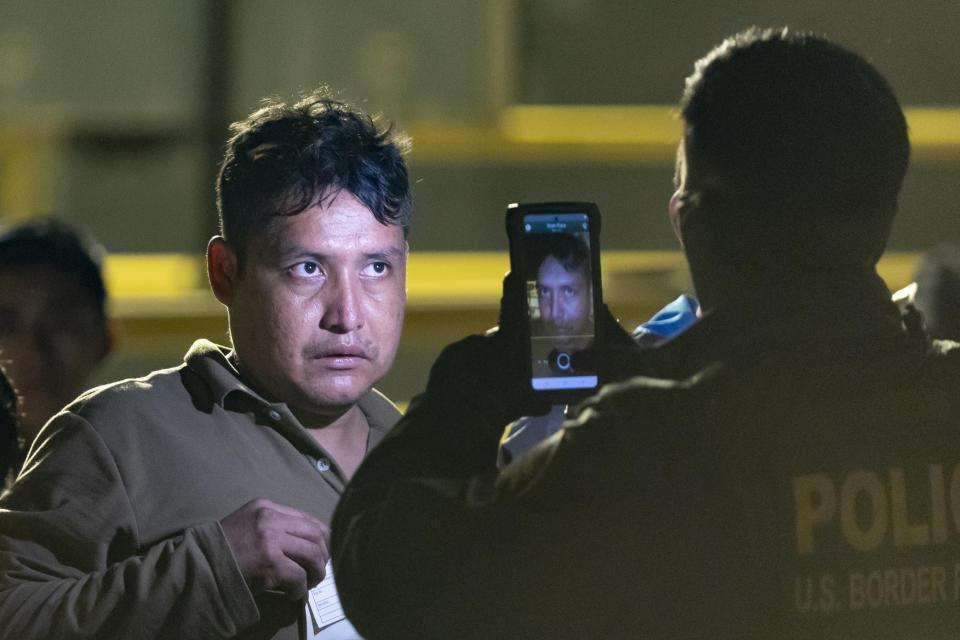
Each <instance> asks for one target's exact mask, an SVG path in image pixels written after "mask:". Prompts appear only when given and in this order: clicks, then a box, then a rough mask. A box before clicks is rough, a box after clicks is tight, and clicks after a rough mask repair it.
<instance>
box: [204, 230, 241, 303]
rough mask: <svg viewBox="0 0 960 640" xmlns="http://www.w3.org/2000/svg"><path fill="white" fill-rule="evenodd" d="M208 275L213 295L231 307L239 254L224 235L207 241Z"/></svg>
mask: <svg viewBox="0 0 960 640" xmlns="http://www.w3.org/2000/svg"><path fill="white" fill-rule="evenodd" d="M207 277H208V278H209V279H210V288H211V289H213V295H214V296H216V298H217V300H219V301H220V302H221V303H222V304H224V305H226V306H228V307H229V306H230V303H231V302H232V301H233V294H234V291H235V290H236V286H237V277H238V271H237V254H236V252H235V251H234V250H233V247H231V246H230V245H229V244H227V241H226V240H224V239H223V237H222V236H214V237H212V238H210V242H209V243H207Z"/></svg>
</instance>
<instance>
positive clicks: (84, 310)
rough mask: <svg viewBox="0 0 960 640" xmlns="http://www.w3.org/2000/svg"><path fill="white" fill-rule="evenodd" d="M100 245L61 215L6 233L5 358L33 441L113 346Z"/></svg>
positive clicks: (1, 244)
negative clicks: (86, 237)
mask: <svg viewBox="0 0 960 640" xmlns="http://www.w3.org/2000/svg"><path fill="white" fill-rule="evenodd" d="M106 297H107V293H106V289H105V288H104V284H103V277H102V275H101V270H100V249H99V248H98V247H96V246H95V245H93V244H92V243H91V242H89V241H88V240H86V239H85V238H84V237H82V236H81V235H80V233H79V232H78V231H76V230H75V229H73V228H71V227H70V226H68V225H67V224H65V223H63V222H59V221H56V220H41V221H36V222H29V223H25V224H22V225H19V226H15V227H11V228H9V229H7V230H5V231H4V232H3V233H2V235H0V361H2V362H3V366H4V367H5V369H6V371H7V375H8V376H9V378H10V380H11V381H12V382H13V385H14V386H15V387H16V389H17V391H18V392H19V394H20V397H21V401H22V403H23V406H22V409H21V420H20V430H21V433H22V436H23V440H24V442H25V443H26V444H27V445H29V444H30V443H31V442H32V441H33V439H34V438H35V437H36V435H37V433H38V432H39V431H40V428H41V427H42V426H43V425H44V424H45V423H46V421H47V420H49V419H50V417H51V416H53V415H54V414H55V413H56V412H57V411H59V410H60V409H62V408H63V407H64V406H66V404H67V403H68V402H70V401H71V400H73V399H74V398H75V397H76V396H77V395H78V394H79V393H80V392H81V391H83V390H84V389H86V388H87V386H88V384H89V382H90V378H91V375H92V374H93V373H94V372H95V371H96V370H97V367H98V366H100V364H101V363H103V361H104V359H105V358H106V357H107V355H108V354H109V353H110V352H111V350H112V349H113V344H114V340H113V332H112V329H111V326H110V322H109V320H108V319H107V313H106V306H105V305H106Z"/></svg>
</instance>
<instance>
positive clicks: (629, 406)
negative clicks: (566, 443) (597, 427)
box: [573, 363, 730, 424]
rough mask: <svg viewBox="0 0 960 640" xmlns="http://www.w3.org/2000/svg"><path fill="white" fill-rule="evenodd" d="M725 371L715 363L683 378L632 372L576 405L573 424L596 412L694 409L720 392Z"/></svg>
mask: <svg viewBox="0 0 960 640" xmlns="http://www.w3.org/2000/svg"><path fill="white" fill-rule="evenodd" d="M729 373H730V372H729V368H728V367H726V366H725V365H721V364H719V363H715V364H711V365H708V366H706V367H704V368H703V369H701V370H700V371H698V372H697V373H695V374H694V375H692V376H690V377H688V378H685V379H683V380H673V379H666V378H653V377H647V376H635V377H633V378H629V379H627V380H624V381H622V382H615V383H610V384H607V385H604V386H603V387H602V388H601V389H600V391H599V392H598V393H597V394H596V395H594V396H593V397H591V398H589V399H588V400H586V401H585V402H584V403H582V404H581V405H580V411H579V413H578V418H577V419H576V420H574V421H573V424H578V423H584V422H588V421H590V420H595V419H596V417H597V416H598V415H602V416H604V417H609V418H614V419H617V418H626V419H633V420H635V419H637V418H638V417H640V416H644V415H646V416H650V415H651V412H654V411H656V412H657V414H659V415H663V413H661V412H667V411H669V412H672V413H673V415H681V414H685V413H687V412H688V411H691V410H693V411H698V410H701V409H703V403H710V402H713V401H714V400H715V399H716V397H717V396H718V394H720V393H721V388H722V387H723V386H724V385H725V384H726V379H727V378H728V377H729V375H728V374H729Z"/></svg>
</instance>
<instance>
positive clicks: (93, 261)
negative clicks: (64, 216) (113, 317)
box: [0, 219, 107, 315]
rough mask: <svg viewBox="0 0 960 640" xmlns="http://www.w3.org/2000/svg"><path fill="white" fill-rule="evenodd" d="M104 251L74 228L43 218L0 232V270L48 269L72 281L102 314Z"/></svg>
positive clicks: (104, 297) (103, 299)
mask: <svg viewBox="0 0 960 640" xmlns="http://www.w3.org/2000/svg"><path fill="white" fill-rule="evenodd" d="M102 253H103V250H102V249H101V248H100V247H99V246H98V245H96V244H94V243H93V242H92V241H91V240H89V239H87V238H85V237H84V236H83V235H81V234H80V232H79V231H77V230H76V229H74V228H72V227H70V226H68V225H67V224H65V223H63V222H61V221H59V220H55V219H44V220H37V221H32V222H27V223H24V224H21V225H18V226H15V227H11V228H10V229H8V230H6V231H5V232H3V233H2V234H0V270H4V269H15V268H40V267H43V268H47V269H54V270H56V271H59V272H61V273H63V274H64V275H65V276H66V277H68V278H70V280H71V281H72V282H75V283H76V285H77V287H78V289H79V290H80V291H82V292H83V294H84V296H85V297H86V298H87V299H88V300H89V301H90V303H91V305H92V306H93V307H94V308H95V309H96V310H97V311H98V312H99V313H100V314H101V315H105V308H104V307H105V303H106V298H107V291H106V288H105V287H104V284H103V276H102V274H101V271H100V263H101V259H102V258H101V254H102Z"/></svg>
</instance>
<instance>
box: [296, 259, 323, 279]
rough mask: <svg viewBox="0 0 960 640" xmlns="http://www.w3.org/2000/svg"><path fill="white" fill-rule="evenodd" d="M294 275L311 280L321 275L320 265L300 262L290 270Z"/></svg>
mask: <svg viewBox="0 0 960 640" xmlns="http://www.w3.org/2000/svg"><path fill="white" fill-rule="evenodd" d="M290 271H291V273H293V275H295V276H298V277H301V278H309V277H314V276H318V275H320V265H318V264H317V263H316V262H300V263H297V264H295V265H293V266H292V267H291V268H290Z"/></svg>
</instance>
